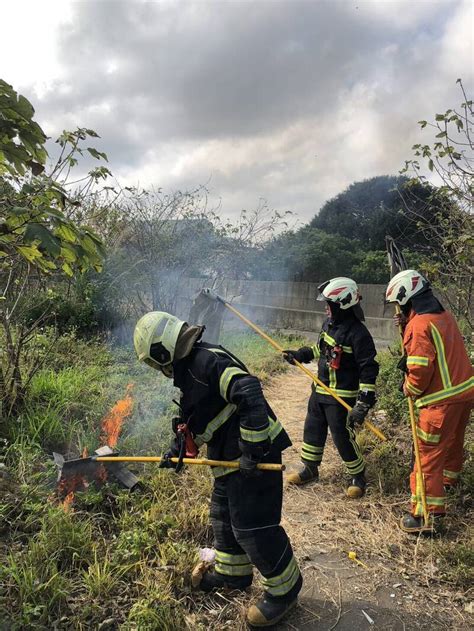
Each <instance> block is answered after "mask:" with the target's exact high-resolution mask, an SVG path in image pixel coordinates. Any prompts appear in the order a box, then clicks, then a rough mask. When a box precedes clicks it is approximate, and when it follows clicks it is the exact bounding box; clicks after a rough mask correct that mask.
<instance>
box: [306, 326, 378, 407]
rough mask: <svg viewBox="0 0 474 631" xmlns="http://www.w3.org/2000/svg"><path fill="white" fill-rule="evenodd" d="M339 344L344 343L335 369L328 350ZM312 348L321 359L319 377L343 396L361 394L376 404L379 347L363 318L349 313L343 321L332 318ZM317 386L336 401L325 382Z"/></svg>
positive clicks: (317, 357)
mask: <svg viewBox="0 0 474 631" xmlns="http://www.w3.org/2000/svg"><path fill="white" fill-rule="evenodd" d="M337 345H339V346H341V350H342V355H341V361H340V366H339V368H337V369H334V368H330V366H329V363H328V359H329V357H328V354H329V353H330V351H331V349H333V348H334V347H335V346H337ZM311 351H312V353H313V357H314V359H317V360H318V376H319V379H320V380H321V381H322V382H323V383H324V384H325V385H327V386H329V387H330V388H331V390H334V391H335V392H336V394H338V395H339V396H340V397H342V398H346V399H352V398H356V397H357V396H358V397H359V398H360V399H361V400H363V401H365V400H366V401H367V403H369V404H370V405H373V403H374V401H375V381H376V379H377V375H378V372H379V365H378V363H377V361H376V359H375V357H376V354H377V351H376V350H375V345H374V340H373V338H372V336H371V334H370V333H369V331H368V329H367V328H366V326H365V325H364V324H363V323H362V322H360V321H359V320H357V318H355V317H350V316H349V315H348V316H347V319H346V320H344V321H343V322H339V323H334V322H333V321H332V320H331V319H330V318H328V319H327V320H326V321H325V322H324V324H323V327H322V331H321V333H320V335H319V340H318V342H317V343H316V344H315V345H314V346H312V347H311ZM308 360H311V358H310V357H309V358H308ZM314 389H315V390H316V392H317V393H318V394H319V395H321V396H322V397H323V399H322V400H324V401H325V402H327V403H332V402H333V401H334V399H332V397H331V395H329V394H328V393H327V392H326V390H324V388H321V386H316V387H315V388H314Z"/></svg>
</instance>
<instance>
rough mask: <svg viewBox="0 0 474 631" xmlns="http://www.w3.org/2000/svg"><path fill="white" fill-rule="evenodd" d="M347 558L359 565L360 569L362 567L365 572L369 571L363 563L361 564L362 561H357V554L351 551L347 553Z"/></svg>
mask: <svg viewBox="0 0 474 631" xmlns="http://www.w3.org/2000/svg"><path fill="white" fill-rule="evenodd" d="M347 556H348V557H349V559H350V560H351V561H355V562H356V563H357V565H360V566H361V567H363V568H364V569H366V570H368V569H369V568H368V567H367V565H366V564H365V563H362V561H359V559H358V558H357V554H356V553H355V552H354V551H353V550H351V551H350V552H348V553H347Z"/></svg>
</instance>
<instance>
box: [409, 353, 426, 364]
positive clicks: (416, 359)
mask: <svg viewBox="0 0 474 631" xmlns="http://www.w3.org/2000/svg"><path fill="white" fill-rule="evenodd" d="M429 361H430V360H429V359H428V357H421V356H420V355H408V357H407V366H428V364H429Z"/></svg>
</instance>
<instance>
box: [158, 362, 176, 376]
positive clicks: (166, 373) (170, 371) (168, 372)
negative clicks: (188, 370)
mask: <svg viewBox="0 0 474 631" xmlns="http://www.w3.org/2000/svg"><path fill="white" fill-rule="evenodd" d="M160 370H161V372H162V373H163V374H164V376H165V377H167V378H168V379H171V378H172V377H173V366H172V364H168V365H167V366H160Z"/></svg>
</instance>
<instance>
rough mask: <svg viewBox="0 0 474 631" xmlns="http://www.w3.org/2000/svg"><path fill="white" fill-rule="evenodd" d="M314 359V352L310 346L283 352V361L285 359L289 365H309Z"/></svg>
mask: <svg viewBox="0 0 474 631" xmlns="http://www.w3.org/2000/svg"><path fill="white" fill-rule="evenodd" d="M312 358H313V351H312V350H311V349H310V348H309V346H302V347H301V348H299V349H298V350H286V351H283V359H285V360H286V361H287V362H288V363H289V364H293V365H294V363H295V360H296V361H297V362H300V364H302V363H308V362H310V361H311V360H312Z"/></svg>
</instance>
